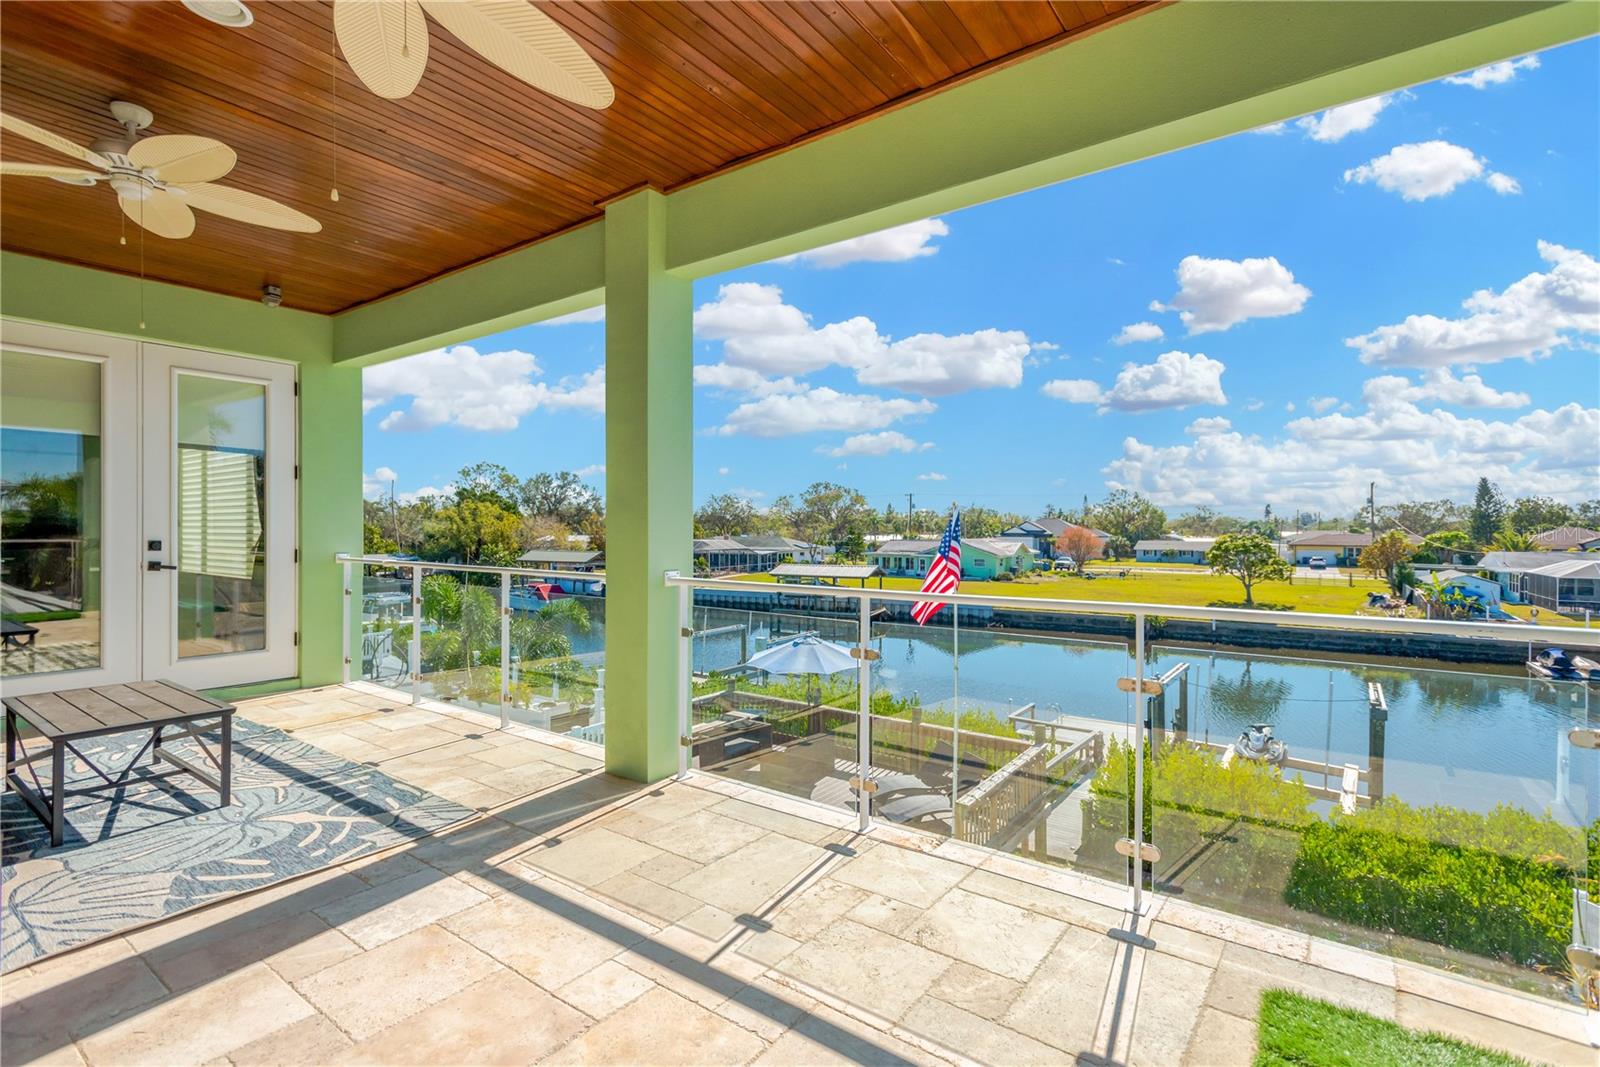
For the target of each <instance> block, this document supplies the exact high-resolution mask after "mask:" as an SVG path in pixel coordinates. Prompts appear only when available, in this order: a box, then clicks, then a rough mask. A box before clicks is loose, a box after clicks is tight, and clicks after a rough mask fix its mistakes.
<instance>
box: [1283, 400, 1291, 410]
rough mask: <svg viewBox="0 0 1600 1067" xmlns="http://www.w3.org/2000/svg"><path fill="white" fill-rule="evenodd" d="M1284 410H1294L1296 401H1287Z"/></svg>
mask: <svg viewBox="0 0 1600 1067" xmlns="http://www.w3.org/2000/svg"><path fill="white" fill-rule="evenodd" d="M1283 410H1285V411H1293V410H1294V401H1293V400H1290V401H1288V402H1286V403H1285V404H1284V405H1283Z"/></svg>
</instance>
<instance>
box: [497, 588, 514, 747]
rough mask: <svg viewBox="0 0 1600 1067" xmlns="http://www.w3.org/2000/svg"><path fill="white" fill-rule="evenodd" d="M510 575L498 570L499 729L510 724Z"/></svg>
mask: <svg viewBox="0 0 1600 1067" xmlns="http://www.w3.org/2000/svg"><path fill="white" fill-rule="evenodd" d="M510 703H511V575H510V574H508V573H507V572H505V571H501V572H500V729H502V730H504V729H505V728H506V727H507V726H510V725H511V713H510V710H509V705H510Z"/></svg>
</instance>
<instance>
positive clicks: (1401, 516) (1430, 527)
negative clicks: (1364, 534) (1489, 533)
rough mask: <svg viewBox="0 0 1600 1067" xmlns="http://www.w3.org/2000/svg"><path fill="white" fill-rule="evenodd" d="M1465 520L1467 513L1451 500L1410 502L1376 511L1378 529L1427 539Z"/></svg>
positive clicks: (1390, 505)
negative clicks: (1436, 532)
mask: <svg viewBox="0 0 1600 1067" xmlns="http://www.w3.org/2000/svg"><path fill="white" fill-rule="evenodd" d="M1466 520H1467V513H1466V512H1465V511H1464V510H1463V509H1462V508H1461V507H1460V506H1458V505H1457V504H1456V503H1455V502H1453V501H1451V500H1410V501H1405V502H1403V503H1399V504H1389V505H1386V506H1384V507H1381V508H1379V509H1378V527H1379V529H1383V530H1395V529H1399V530H1406V531H1408V532H1410V533H1414V534H1416V535H1417V536H1418V537H1427V536H1428V535H1429V534H1431V533H1434V532H1435V531H1438V530H1443V529H1445V528H1446V527H1450V526H1458V525H1460V524H1461V523H1463V522H1465V521H1466Z"/></svg>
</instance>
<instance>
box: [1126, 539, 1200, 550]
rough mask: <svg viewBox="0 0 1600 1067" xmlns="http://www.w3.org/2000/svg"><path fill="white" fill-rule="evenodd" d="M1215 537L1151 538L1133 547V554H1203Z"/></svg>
mask: <svg viewBox="0 0 1600 1067" xmlns="http://www.w3.org/2000/svg"><path fill="white" fill-rule="evenodd" d="M1216 543H1217V539H1216V538H1215V537H1151V538H1147V539H1146V540H1143V541H1140V542H1139V543H1138V544H1136V545H1134V546H1133V550H1134V551H1135V552H1205V551H1207V550H1209V549H1210V548H1211V546H1212V545H1214V544H1216Z"/></svg>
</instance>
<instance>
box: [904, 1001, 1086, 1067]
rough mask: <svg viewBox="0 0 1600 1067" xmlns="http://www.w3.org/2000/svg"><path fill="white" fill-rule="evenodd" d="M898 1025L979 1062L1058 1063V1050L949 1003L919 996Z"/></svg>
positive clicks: (1059, 1055) (1059, 1059)
mask: <svg viewBox="0 0 1600 1067" xmlns="http://www.w3.org/2000/svg"><path fill="white" fill-rule="evenodd" d="M901 1025H902V1026H903V1027H905V1028H906V1029H908V1030H911V1031H913V1032H914V1033H916V1034H918V1035H921V1036H923V1037H927V1038H930V1039H932V1040H934V1041H937V1042H938V1043H939V1044H941V1045H943V1046H945V1047H947V1048H950V1049H956V1050H959V1051H960V1052H961V1054H962V1055H963V1056H968V1057H971V1058H972V1059H974V1060H976V1061H978V1062H979V1063H1004V1064H1052V1065H1054V1064H1059V1063H1060V1062H1061V1052H1060V1050H1058V1049H1053V1048H1051V1047H1050V1046H1049V1045H1046V1044H1042V1043H1041V1042H1038V1041H1035V1040H1033V1039H1032V1038H1030V1037H1024V1036H1023V1035H1022V1034H1019V1033H1017V1032H1016V1031H1015V1030H1011V1029H1007V1028H1006V1027H1004V1026H1001V1025H1000V1024H999V1023H996V1022H993V1021H991V1020H989V1019H985V1018H983V1017H981V1016H978V1015H974V1014H973V1013H972V1012H969V1011H963V1010H962V1009H961V1008H958V1007H956V1006H955V1005H953V1004H946V1003H945V1002H944V1001H941V1000H935V999H933V998H932V997H923V998H922V999H921V1000H919V1001H917V1002H916V1003H915V1004H913V1005H912V1006H911V1010H910V1011H908V1012H906V1015H905V1018H904V1019H903V1020H902V1021H901Z"/></svg>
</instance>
